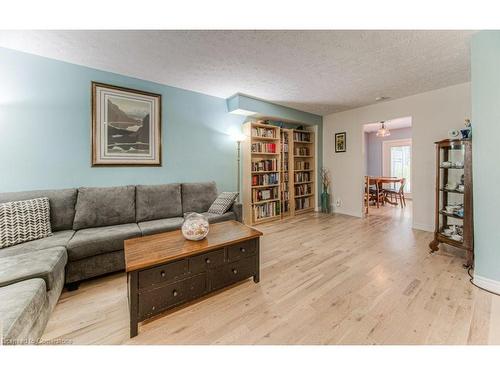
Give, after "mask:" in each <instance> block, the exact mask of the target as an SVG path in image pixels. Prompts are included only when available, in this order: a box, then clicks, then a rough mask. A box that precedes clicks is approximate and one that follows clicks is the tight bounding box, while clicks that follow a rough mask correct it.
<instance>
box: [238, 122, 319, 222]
mask: <svg viewBox="0 0 500 375" xmlns="http://www.w3.org/2000/svg"><path fill="white" fill-rule="evenodd" d="M243 133H244V134H245V136H246V139H245V141H243V142H242V163H243V166H242V170H243V176H242V179H243V181H242V182H243V184H242V199H243V221H244V222H245V223H246V224H249V225H252V224H259V223H264V222H267V221H272V220H279V219H281V218H284V217H289V216H294V215H295V214H296V213H302V212H309V211H312V210H314V208H315V195H316V194H315V187H314V186H315V185H314V181H315V171H314V168H315V167H314V152H315V150H314V133H313V132H310V131H305V130H293V129H285V128H280V127H278V126H274V125H269V124H261V123H258V122H248V123H246V124H244V125H243Z"/></svg>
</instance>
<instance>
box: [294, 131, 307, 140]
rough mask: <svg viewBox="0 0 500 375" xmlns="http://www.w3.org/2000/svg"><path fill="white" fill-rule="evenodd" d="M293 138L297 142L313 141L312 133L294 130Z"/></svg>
mask: <svg viewBox="0 0 500 375" xmlns="http://www.w3.org/2000/svg"><path fill="white" fill-rule="evenodd" d="M293 140H294V141H295V142H311V133H298V132H293Z"/></svg>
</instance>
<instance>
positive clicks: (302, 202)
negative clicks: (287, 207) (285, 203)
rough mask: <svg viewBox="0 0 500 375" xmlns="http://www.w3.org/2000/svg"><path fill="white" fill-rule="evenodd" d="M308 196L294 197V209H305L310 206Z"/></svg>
mask: <svg viewBox="0 0 500 375" xmlns="http://www.w3.org/2000/svg"><path fill="white" fill-rule="evenodd" d="M310 207H311V206H310V202H309V198H297V199H295V209H296V210H305V209H307V208H310Z"/></svg>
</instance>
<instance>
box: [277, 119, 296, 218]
mask: <svg viewBox="0 0 500 375" xmlns="http://www.w3.org/2000/svg"><path fill="white" fill-rule="evenodd" d="M280 134H281V155H280V157H281V172H280V175H281V178H280V180H281V216H282V217H285V216H293V208H294V205H293V175H292V170H293V167H292V164H293V143H292V137H293V131H292V130H290V129H281V131H280Z"/></svg>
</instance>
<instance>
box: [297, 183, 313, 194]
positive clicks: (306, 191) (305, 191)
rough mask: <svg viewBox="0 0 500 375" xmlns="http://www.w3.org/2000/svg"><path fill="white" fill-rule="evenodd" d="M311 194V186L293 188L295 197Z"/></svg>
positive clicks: (304, 185) (303, 185)
mask: <svg viewBox="0 0 500 375" xmlns="http://www.w3.org/2000/svg"><path fill="white" fill-rule="evenodd" d="M311 193H312V187H311V184H302V185H297V186H295V195H306V194H311Z"/></svg>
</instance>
